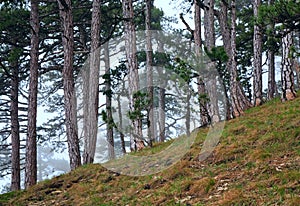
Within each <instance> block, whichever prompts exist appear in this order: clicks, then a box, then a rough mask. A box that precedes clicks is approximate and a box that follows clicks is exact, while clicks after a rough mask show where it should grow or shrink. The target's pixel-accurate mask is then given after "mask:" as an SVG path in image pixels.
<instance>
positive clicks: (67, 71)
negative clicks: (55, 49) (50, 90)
mask: <svg viewBox="0 0 300 206" xmlns="http://www.w3.org/2000/svg"><path fill="white" fill-rule="evenodd" d="M57 1H58V5H59V13H60V17H61V26H62V30H63V34H62V44H63V49H64V67H63V89H64V107H65V124H66V131H67V142H68V150H69V158H70V167H71V170H74V169H76V168H77V167H78V166H80V165H81V159H80V150H79V140H78V129H77V115H76V112H77V111H76V106H77V105H76V95H75V87H74V75H73V52H74V36H73V32H74V31H73V15H72V5H71V0H57Z"/></svg>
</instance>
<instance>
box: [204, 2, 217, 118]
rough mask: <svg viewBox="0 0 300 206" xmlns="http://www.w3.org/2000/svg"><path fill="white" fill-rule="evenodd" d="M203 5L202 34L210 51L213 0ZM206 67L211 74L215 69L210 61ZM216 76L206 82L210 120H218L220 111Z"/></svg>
mask: <svg viewBox="0 0 300 206" xmlns="http://www.w3.org/2000/svg"><path fill="white" fill-rule="evenodd" d="M204 3H205V5H207V7H208V8H207V9H205V10H204V28H205V30H204V36H205V47H206V48H207V50H208V51H211V49H212V48H214V47H215V41H216V40H215V19H214V18H215V16H214V4H215V1H214V0H205V1H204ZM207 66H208V69H209V70H211V74H214V73H215V72H214V71H212V70H214V69H215V65H214V63H213V62H210V63H209V64H208V65H207ZM216 78H217V77H216V76H215V75H210V76H209V79H208V82H207V90H208V96H209V99H210V116H211V118H210V119H211V121H212V122H214V123H215V122H219V121H220V113H219V106H218V98H217V79H216Z"/></svg>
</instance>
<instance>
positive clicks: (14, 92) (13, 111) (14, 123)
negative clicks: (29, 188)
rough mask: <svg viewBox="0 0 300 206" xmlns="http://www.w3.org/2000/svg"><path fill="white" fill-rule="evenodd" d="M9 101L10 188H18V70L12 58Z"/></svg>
mask: <svg viewBox="0 0 300 206" xmlns="http://www.w3.org/2000/svg"><path fill="white" fill-rule="evenodd" d="M10 66H11V70H12V75H11V91H10V95H11V102H10V117H11V146H12V151H11V167H12V172H11V190H12V191H15V190H19V189H20V188H21V187H20V181H21V178H20V131H19V129H20V125H19V108H18V107H19V106H18V105H19V70H18V61H17V60H14V62H12V63H11V65H10Z"/></svg>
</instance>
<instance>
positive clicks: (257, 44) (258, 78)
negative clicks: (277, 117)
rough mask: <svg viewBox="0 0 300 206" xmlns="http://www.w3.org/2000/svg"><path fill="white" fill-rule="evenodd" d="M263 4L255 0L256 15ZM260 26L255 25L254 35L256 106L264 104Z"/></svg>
mask: <svg viewBox="0 0 300 206" xmlns="http://www.w3.org/2000/svg"><path fill="white" fill-rule="evenodd" d="M260 5H261V0H254V2H253V12H254V17H258V8H259V6H260ZM261 32H262V31H261V29H260V27H259V26H258V25H257V24H255V25H254V35H253V54H254V58H253V99H254V106H259V105H261V104H262V101H263V99H262V34H261Z"/></svg>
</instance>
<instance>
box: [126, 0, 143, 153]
mask: <svg viewBox="0 0 300 206" xmlns="http://www.w3.org/2000/svg"><path fill="white" fill-rule="evenodd" d="M122 8H123V16H124V19H125V21H124V36H125V47H126V48H125V49H126V57H127V68H128V70H129V72H128V82H129V107H130V112H132V113H133V112H134V111H135V110H136V109H137V108H135V102H136V100H135V98H133V96H134V94H135V93H136V92H138V91H139V75H138V65H137V57H136V34H135V25H134V11H133V4H132V0H122ZM132 129H133V130H132V132H131V133H132V134H131V143H132V145H131V149H132V150H140V149H142V148H144V142H143V140H142V139H143V137H142V135H143V134H142V121H141V119H140V118H139V117H137V118H135V119H133V120H132Z"/></svg>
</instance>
